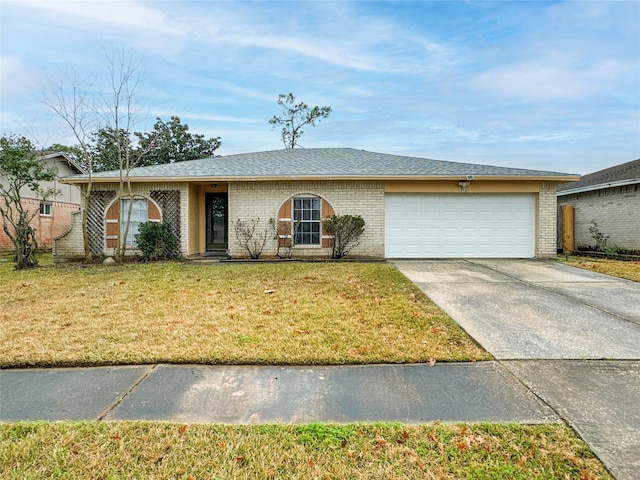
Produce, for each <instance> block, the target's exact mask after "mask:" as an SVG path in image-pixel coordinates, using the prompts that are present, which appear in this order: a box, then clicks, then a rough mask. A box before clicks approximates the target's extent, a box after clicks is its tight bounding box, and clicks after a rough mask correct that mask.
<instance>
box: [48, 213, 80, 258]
mask: <svg viewBox="0 0 640 480" xmlns="http://www.w3.org/2000/svg"><path fill="white" fill-rule="evenodd" d="M79 260H84V239H83V238H82V212H81V211H80V210H78V211H76V212H74V213H73V214H72V216H71V223H70V225H69V228H68V229H67V230H66V231H65V232H63V233H62V234H60V235H59V236H57V237H55V239H54V242H53V261H54V262H55V263H64V262H73V261H79Z"/></svg>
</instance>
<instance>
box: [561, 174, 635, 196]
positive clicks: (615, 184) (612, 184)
mask: <svg viewBox="0 0 640 480" xmlns="http://www.w3.org/2000/svg"><path fill="white" fill-rule="evenodd" d="M636 183H640V178H631V179H629V180H618V181H617V182H609V183H600V184H598V185H589V186H587V187H579V188H571V189H569V190H563V191H561V192H558V194H557V195H558V197H563V196H565V195H574V194H576V193H583V192H591V191H593V190H604V189H605V188H615V187H624V186H625V185H634V184H636Z"/></svg>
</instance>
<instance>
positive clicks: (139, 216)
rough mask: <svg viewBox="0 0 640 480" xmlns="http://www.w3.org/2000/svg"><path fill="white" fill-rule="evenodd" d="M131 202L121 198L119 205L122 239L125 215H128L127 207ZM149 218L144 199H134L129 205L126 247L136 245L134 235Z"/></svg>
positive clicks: (125, 220) (125, 223)
mask: <svg viewBox="0 0 640 480" xmlns="http://www.w3.org/2000/svg"><path fill="white" fill-rule="evenodd" d="M130 204H131V200H130V199H128V198H123V199H122V201H121V203H120V235H122V236H123V237H124V231H125V227H126V226H127V215H128V214H129V205H130ZM148 218H149V212H148V204H147V199H146V198H134V199H133V205H131V221H130V222H129V231H128V232H127V243H126V244H127V245H133V246H135V245H136V234H137V233H138V229H139V228H140V224H141V223H144V222H146V221H147V219H148Z"/></svg>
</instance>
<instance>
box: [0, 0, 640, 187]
mask: <svg viewBox="0 0 640 480" xmlns="http://www.w3.org/2000/svg"><path fill="white" fill-rule="evenodd" d="M0 8H1V10H0V16H1V25H0V26H1V34H0V35H1V38H0V42H1V105H0V122H1V128H2V132H3V133H8V132H14V133H21V134H26V135H28V136H30V137H32V138H33V137H35V140H36V141H37V142H39V143H41V144H42V143H45V144H47V143H48V144H50V143H55V142H59V143H67V144H71V143H73V140H72V137H71V136H70V132H69V131H68V130H67V129H65V128H64V126H63V125H61V124H60V122H59V121H58V120H57V119H56V118H55V117H54V116H52V115H51V113H50V112H49V111H48V110H47V108H46V107H45V106H44V105H43V104H42V103H40V102H39V101H38V98H39V97H40V96H41V94H42V92H43V90H46V88H47V87H46V86H45V85H46V80H47V79H48V80H50V81H53V82H54V83H55V82H57V83H58V84H62V83H63V80H62V77H63V76H65V75H69V74H70V73H72V72H75V73H76V74H77V75H79V76H80V77H82V78H87V79H91V81H92V82H94V83H95V84H96V85H97V84H99V83H100V82H101V81H104V80H106V79H107V77H108V75H107V73H106V68H107V66H108V63H109V62H108V61H107V60H105V55H106V54H105V52H113V51H114V50H117V49H122V48H126V49H130V51H132V52H133V53H134V54H135V55H138V56H141V57H143V58H144V65H143V68H144V78H143V80H142V83H141V85H140V90H138V93H137V94H136V97H135V100H136V101H137V106H139V107H140V114H139V116H138V119H139V121H140V123H139V124H138V128H137V130H142V131H148V130H150V128H151V126H152V124H153V121H154V119H155V117H158V116H159V117H161V118H163V119H165V120H166V119H168V117H169V116H170V115H177V116H179V117H180V118H181V120H182V122H183V123H187V124H188V125H189V127H190V130H191V131H192V132H194V133H202V134H205V135H207V136H220V137H221V138H222V147H221V148H220V149H219V151H218V152H219V153H220V154H222V155H228V154H234V153H242V152H251V151H262V150H274V149H279V148H282V147H283V145H282V143H281V141H280V136H279V133H278V131H277V130H275V131H274V130H272V129H271V126H270V125H269V124H268V123H267V122H268V120H269V119H270V118H271V117H272V116H273V115H274V114H278V113H280V111H279V108H278V105H277V104H276V99H277V97H278V94H280V93H289V92H293V93H294V95H295V96H296V98H297V99H298V100H302V101H305V102H306V103H308V104H310V105H312V106H313V105H319V106H324V105H330V106H331V107H332V108H333V113H332V114H331V116H330V118H329V119H327V120H324V121H323V122H321V123H320V124H319V125H318V126H316V127H315V128H309V129H307V131H306V133H305V134H304V136H303V137H302V139H301V145H302V146H303V147H306V148H311V147H353V148H359V149H365V150H370V151H377V152H383V153H393V154H401V155H412V156H419V157H426V158H435V159H441V160H451V161H461V162H470V163H481V164H489V165H502V166H510V167H519V168H532V169H545V170H553V171H561V172H568V173H580V174H586V173H589V172H592V171H595V170H600V169H602V168H606V167H608V166H612V165H615V164H618V163H623V162H627V161H630V160H634V159H636V158H639V157H640V2H639V1H637V0H634V1H578V2H536V1H520V2H509V1H500V2H485V1H466V2H454V1H438V2H420V1H415V2H400V1H377V2H366V1H353V2H347V1H340V2H328V1H326V2H325V1H295V2H293V1H257V2H233V1H170V0H169V1H107V0H102V1H91V0H84V1H71V2H64V1H59V0H47V1H40V0H19V1H10V0H0Z"/></svg>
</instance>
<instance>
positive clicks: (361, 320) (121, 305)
mask: <svg viewBox="0 0 640 480" xmlns="http://www.w3.org/2000/svg"><path fill="white" fill-rule="evenodd" d="M0 280H1V285H2V287H1V288H0V304H2V305H3V308H2V310H1V311H0V321H1V322H2V330H3V345H4V348H3V349H2V350H1V351H0V366H4V367H9V366H71V365H108V364H145V363H201V364H345V363H380V362H427V361H429V360H430V359H433V360H436V361H468V360H485V359H489V358H490V356H489V354H487V353H486V352H485V351H484V350H482V349H481V348H480V347H479V346H478V345H477V344H475V342H474V341H473V340H471V339H470V338H469V337H468V336H467V335H466V334H465V333H464V332H463V331H462V330H461V329H460V327H459V326H458V325H457V324H456V323H455V322H453V321H452V320H451V319H450V318H449V317H448V316H447V315H446V314H445V313H444V312H442V311H441V310H440V309H439V308H438V307H436V306H435V305H434V304H433V303H432V302H431V301H430V300H429V299H428V298H427V297H426V296H425V295H424V294H422V293H421V292H420V291H419V290H418V289H417V288H415V286H413V285H412V284H411V283H410V282H409V281H407V280H406V278H405V277H404V276H402V274H400V273H399V272H398V271H397V270H396V269H395V268H394V267H392V266H390V265H386V264H367V263H363V264H359V263H279V264H265V263H259V264H214V265H194V264H191V263H160V264H133V265H124V266H117V267H103V266H92V267H86V268H83V267H78V266H76V267H71V268H56V267H53V266H50V265H49V266H47V265H45V266H44V267H43V268H39V269H35V270H32V271H20V272H15V271H13V270H12V265H11V264H10V262H3V263H0Z"/></svg>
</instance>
